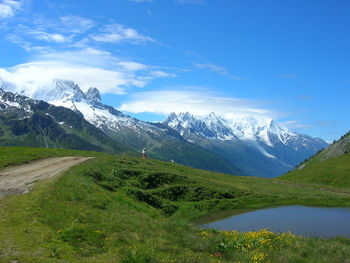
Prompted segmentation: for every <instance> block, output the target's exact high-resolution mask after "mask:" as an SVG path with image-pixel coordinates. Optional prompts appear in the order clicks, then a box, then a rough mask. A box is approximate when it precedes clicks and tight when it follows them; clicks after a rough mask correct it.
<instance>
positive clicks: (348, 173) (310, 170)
mask: <svg viewBox="0 0 350 263" xmlns="http://www.w3.org/2000/svg"><path fill="white" fill-rule="evenodd" d="M280 179H283V180H289V181H293V182H298V183H301V182H302V183H314V184H324V185H329V186H336V187H340V188H346V189H350V154H344V155H342V156H340V157H337V158H333V159H329V160H324V161H322V162H316V161H315V162H313V163H309V164H308V165H307V166H305V167H304V168H303V169H300V170H297V169H296V170H293V171H291V172H289V173H288V174H286V175H283V176H281V177H280Z"/></svg>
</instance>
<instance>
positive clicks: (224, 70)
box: [194, 63, 246, 80]
mask: <svg viewBox="0 0 350 263" xmlns="http://www.w3.org/2000/svg"><path fill="white" fill-rule="evenodd" d="M194 66H195V67H196V68H198V69H202V70H207V71H211V72H215V73H218V74H220V75H223V76H226V77H229V78H232V79H236V80H244V79H246V78H242V77H238V76H235V75H233V74H231V73H230V72H229V71H228V69H227V68H225V67H222V66H218V65H215V64H213V63H196V64H195V65H194Z"/></svg>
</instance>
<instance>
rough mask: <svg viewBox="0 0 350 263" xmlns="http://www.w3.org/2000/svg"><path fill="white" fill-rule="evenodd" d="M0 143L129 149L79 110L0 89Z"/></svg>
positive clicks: (96, 149)
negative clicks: (88, 119)
mask: <svg viewBox="0 0 350 263" xmlns="http://www.w3.org/2000/svg"><path fill="white" fill-rule="evenodd" d="M0 145H2V146H4V145H6V146H11V145H12V146H14V145H15V146H32V147H47V148H67V149H79V150H94V151H106V152H110V153H125V152H131V151H130V150H129V149H127V148H126V147H124V146H122V145H120V144H118V143H117V142H115V141H113V140H112V139H111V138H109V137H108V136H107V135H106V134H105V133H104V132H102V131H101V130H100V129H97V128H96V127H95V126H93V125H91V124H90V123H89V122H88V121H86V120H85V119H84V118H83V117H82V115H81V114H80V113H77V112H74V111H71V110H69V109H66V108H63V107H56V106H54V105H51V104H48V103H46V102H44V101H41V100H40V101H39V100H34V99H30V98H28V97H25V96H23V95H19V94H14V93H12V92H7V91H4V90H2V89H0Z"/></svg>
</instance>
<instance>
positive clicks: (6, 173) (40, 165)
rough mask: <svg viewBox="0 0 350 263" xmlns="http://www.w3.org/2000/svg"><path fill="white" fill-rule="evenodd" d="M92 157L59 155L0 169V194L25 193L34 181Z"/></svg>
mask: <svg viewBox="0 0 350 263" xmlns="http://www.w3.org/2000/svg"><path fill="white" fill-rule="evenodd" d="M91 158H92V157H59V158H49V159H44V160H38V161H33V162H30V163H28V164H24V165H20V166H16V167H10V168H6V169H4V170H1V171H0V196H3V195H9V194H24V193H27V192H28V191H29V190H30V188H31V187H32V186H33V185H34V184H35V182H36V181H38V180H42V179H45V178H51V177H53V176H56V175H58V174H60V173H62V172H63V171H66V170H68V169H69V168H71V167H72V166H75V165H77V164H80V163H82V162H85V161H87V160H89V159H91Z"/></svg>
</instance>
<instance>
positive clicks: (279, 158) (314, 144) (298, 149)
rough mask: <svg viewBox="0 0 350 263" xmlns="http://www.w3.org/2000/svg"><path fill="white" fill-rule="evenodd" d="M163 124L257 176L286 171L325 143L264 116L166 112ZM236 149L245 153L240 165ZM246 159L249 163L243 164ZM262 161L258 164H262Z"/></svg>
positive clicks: (273, 174)
mask: <svg viewBox="0 0 350 263" xmlns="http://www.w3.org/2000/svg"><path fill="white" fill-rule="evenodd" d="M164 124H165V125H167V126H169V127H171V128H173V129H175V130H176V131H178V132H179V133H180V134H181V135H182V136H183V137H184V138H185V139H186V140H188V141H191V142H193V143H195V144H198V145H201V146H202V147H205V148H208V149H210V150H212V151H214V152H216V153H217V154H221V155H222V157H223V158H226V159H229V160H231V161H232V162H234V163H235V164H236V165H237V166H238V167H239V168H241V169H242V170H243V171H245V170H247V166H252V167H251V169H249V170H250V171H249V172H248V171H247V173H249V174H254V175H258V176H262V175H263V176H275V175H278V174H279V173H280V172H281V171H282V172H286V171H287V170H289V169H291V168H292V167H294V166H295V165H297V164H298V163H300V162H301V161H303V160H304V159H305V158H308V157H309V156H311V155H313V154H314V153H316V152H317V151H318V150H320V149H322V148H324V147H326V146H327V143H326V142H325V141H323V140H322V139H319V138H312V137H310V136H307V135H303V134H297V133H295V132H293V131H291V130H289V129H287V128H285V127H283V126H281V125H279V124H278V123H277V122H275V121H274V120H272V119H268V118H260V119H257V118H253V117H247V118H242V117H241V118H238V117H237V118H223V117H221V116H217V115H216V114H215V113H210V114H209V115H207V116H194V115H192V114H190V113H188V112H186V113H180V114H175V113H172V114H170V115H169V117H168V118H167V119H166V120H165V121H164ZM239 151H241V154H242V153H243V152H247V156H246V157H245V160H244V162H243V163H244V164H243V165H240V163H242V162H241V161H242V160H241V158H239V155H240V153H239ZM248 153H249V154H248ZM259 153H260V157H259ZM233 157H234V158H233ZM252 157H254V158H252ZM257 158H258V159H257ZM235 159H236V161H235ZM249 159H251V162H249V161H248V164H247V160H249ZM259 159H266V162H267V163H270V164H271V165H272V166H271V169H270V171H269V169H266V170H267V171H266V172H269V173H270V175H269V174H266V172H265V171H264V170H265V169H262V168H259V162H258V160H259ZM237 160H241V161H237ZM266 162H265V163H264V162H262V163H261V165H262V166H265V164H266ZM249 163H250V164H249ZM273 163H275V165H273ZM274 167H275V168H276V169H275V170H274V169H273V168H274ZM252 170H256V171H255V172H252Z"/></svg>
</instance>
